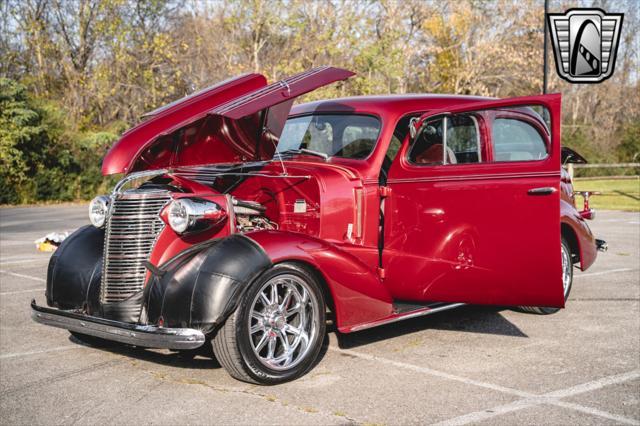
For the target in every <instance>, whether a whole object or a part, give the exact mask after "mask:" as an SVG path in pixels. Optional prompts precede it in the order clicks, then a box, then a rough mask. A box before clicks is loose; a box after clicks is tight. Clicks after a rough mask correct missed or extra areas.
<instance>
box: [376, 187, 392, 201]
mask: <svg viewBox="0 0 640 426" xmlns="http://www.w3.org/2000/svg"><path fill="white" fill-rule="evenodd" d="M379 188H380V189H379V190H378V192H379V193H380V198H387V197H388V196H389V195H391V188H389V187H388V186H380V187H379Z"/></svg>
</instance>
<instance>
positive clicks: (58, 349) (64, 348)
mask: <svg viewBox="0 0 640 426" xmlns="http://www.w3.org/2000/svg"><path fill="white" fill-rule="evenodd" d="M83 348H84V346H82V345H67V346H58V347H55V348H49V349H42V350H39V351H29V352H14V353H8V354H2V355H0V359H9V358H23V357H26V356H31V355H40V354H46V353H49V352H61V351H70V350H73V349H83Z"/></svg>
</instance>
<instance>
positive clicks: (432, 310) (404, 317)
mask: <svg viewBox="0 0 640 426" xmlns="http://www.w3.org/2000/svg"><path fill="white" fill-rule="evenodd" d="M464 305H466V303H451V304H448V305H443V306H438V307H437V308H429V307H428V306H425V307H424V308H419V309H416V310H415V311H409V312H405V313H402V314H399V315H397V316H393V317H391V318H384V319H381V320H378V321H373V322H370V323H366V324H361V325H356V326H355V327H352V328H351V330H350V332H354V331H360V330H366V329H367V328H373V327H377V326H379V325H385V324H391V323H394V322H398V321H404V320H407V319H411V318H416V317H422V316H425V315H431V314H435V313H437V312H442V311H448V310H449V309H455V308H459V307H460V306H464Z"/></svg>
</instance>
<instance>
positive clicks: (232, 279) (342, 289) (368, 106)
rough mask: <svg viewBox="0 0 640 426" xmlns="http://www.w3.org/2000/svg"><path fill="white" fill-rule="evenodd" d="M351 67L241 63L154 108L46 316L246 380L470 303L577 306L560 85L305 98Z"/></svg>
mask: <svg viewBox="0 0 640 426" xmlns="http://www.w3.org/2000/svg"><path fill="white" fill-rule="evenodd" d="M352 75H353V73H351V72H349V71H346V70H343V69H337V68H332V67H322V68H316V69H313V70H310V71H308V72H304V73H302V74H299V75H296V76H294V77H290V78H287V79H285V80H282V81H280V82H277V83H274V84H269V85H268V84H267V82H266V79H265V78H264V77H263V76H262V75H259V74H248V75H243V76H240V77H237V78H233V79H230V80H227V81H224V82H222V83H220V84H217V85H215V86H213V87H210V88H207V89H205V90H203V91H201V92H198V93H196V94H194V95H192V96H189V97H187V98H184V99H181V100H179V101H177V102H175V103H172V104H170V105H167V106H165V107H162V108H160V109H158V110H155V111H153V112H151V113H149V114H147V116H146V120H145V121H142V122H141V123H140V124H139V125H137V126H136V127H134V128H133V129H131V130H129V131H128V132H126V133H125V134H124V135H123V136H122V138H121V139H120V140H119V141H118V142H117V143H116V144H115V145H114V146H113V147H112V148H111V150H110V151H109V153H108V154H107V156H106V157H105V159H104V163H103V166H102V171H103V173H104V174H105V175H111V174H124V178H123V179H122V180H121V181H120V182H119V183H118V184H117V185H116V186H115V188H114V190H113V192H112V193H111V194H110V195H106V196H99V197H96V198H95V199H94V200H93V201H92V202H91V205H90V209H89V216H90V221H91V223H92V225H88V226H85V227H83V228H81V229H79V230H77V231H76V232H75V233H74V234H72V235H71V236H70V237H68V238H67V239H66V240H65V241H64V243H63V244H62V245H61V246H60V248H58V250H57V251H56V252H55V253H54V255H53V256H52V258H51V261H50V263H49V268H48V275H47V289H46V301H47V305H48V307H44V306H39V305H37V304H36V303H35V301H34V302H32V305H31V307H32V315H33V318H34V319H35V320H36V321H37V322H40V323H43V324H47V325H51V326H55V327H61V328H64V329H67V330H69V331H71V333H72V334H73V335H74V336H76V338H78V339H80V340H82V341H85V342H89V343H93V344H98V343H101V342H104V341H105V340H109V341H117V342H121V343H125V344H130V345H135V346H140V347H151V348H168V349H173V350H178V351H192V350H195V349H197V348H202V347H204V345H212V346H213V352H214V353H215V355H216V357H217V359H218V361H219V362H220V363H221V364H222V365H223V366H224V367H225V368H226V369H227V371H228V372H229V373H230V374H231V375H232V376H233V377H236V378H238V379H240V380H244V381H247V382H254V383H263V384H274V383H280V382H283V381H286V380H291V379H294V378H296V377H299V376H300V375H302V374H304V373H305V372H306V371H307V370H309V369H310V368H311V366H312V365H313V364H314V362H315V360H316V358H317V357H318V354H319V352H320V349H321V346H322V341H323V339H324V337H325V326H326V321H327V319H328V318H329V317H330V318H332V319H333V321H334V324H335V326H336V328H337V330H338V331H339V332H340V333H350V332H354V331H358V330H362V329H365V328H369V327H374V326H378V325H381V324H387V323H390V322H394V321H399V320H403V319H407V318H413V317H416V316H420V315H428V314H431V313H435V312H439V311H442V310H446V309H451V308H455V307H457V306H460V305H462V304H481V305H502V306H516V307H524V308H521V309H526V310H529V311H533V312H536V313H541V314H547V313H552V312H555V311H557V310H558V309H559V308H562V307H564V305H565V301H566V299H567V296H568V294H569V291H570V289H571V282H572V277H573V272H572V271H573V265H576V266H578V267H579V268H580V269H581V270H585V269H587V268H588V267H589V266H590V265H591V264H592V263H593V262H594V260H595V258H596V252H597V250H598V248H600V249H604V248H606V245H605V243H604V241H600V240H595V239H594V237H593V236H592V234H591V232H590V230H589V227H588V226H587V223H586V222H585V219H590V218H592V217H593V215H594V212H593V210H591V209H589V208H588V206H586V208H585V209H584V210H582V211H578V210H577V209H576V207H575V201H574V192H573V189H572V185H571V179H570V177H569V175H568V174H567V173H566V172H565V171H563V170H562V166H561V160H562V158H563V157H564V158H565V160H567V161H571V159H573V161H577V160H576V159H579V156H578V155H577V154H575V153H572V152H570V151H565V152H564V153H563V151H562V150H561V148H560V121H561V120H560V95H558V94H553V95H542V96H530V97H523V98H514V99H505V100H499V99H490V98H481V97H469V96H449V95H402V96H368V97H353V98H346V99H332V100H326V101H319V102H312V103H307V104H303V105H297V106H295V107H293V108H292V104H293V101H294V100H295V98H296V97H298V96H300V95H302V94H305V93H308V92H310V91H312V90H314V89H316V88H318V87H321V86H324V85H327V84H330V83H332V82H336V81H339V80H344V79H346V78H349V77H350V76H352Z"/></svg>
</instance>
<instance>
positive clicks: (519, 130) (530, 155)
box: [491, 118, 547, 161]
mask: <svg viewBox="0 0 640 426" xmlns="http://www.w3.org/2000/svg"><path fill="white" fill-rule="evenodd" d="M491 135H492V140H493V157H494V160H495V161H533V160H541V159H543V158H545V157H546V156H547V145H546V144H545V142H544V139H543V138H542V135H541V134H540V133H539V132H538V130H536V128H535V127H533V126H532V125H531V124H530V123H527V122H526V121H523V120H519V119H517V118H497V119H495V120H494V121H493V125H492V128H491Z"/></svg>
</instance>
